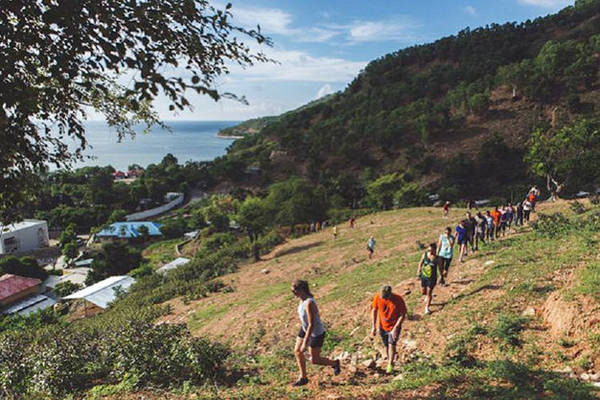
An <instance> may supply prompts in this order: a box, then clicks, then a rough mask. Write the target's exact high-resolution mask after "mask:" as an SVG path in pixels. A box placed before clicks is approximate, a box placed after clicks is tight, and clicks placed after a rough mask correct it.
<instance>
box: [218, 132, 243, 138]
mask: <svg viewBox="0 0 600 400" xmlns="http://www.w3.org/2000/svg"><path fill="white" fill-rule="evenodd" d="M215 137H217V138H219V139H243V138H244V136H235V135H222V134H220V133H217V134H216V135H215Z"/></svg>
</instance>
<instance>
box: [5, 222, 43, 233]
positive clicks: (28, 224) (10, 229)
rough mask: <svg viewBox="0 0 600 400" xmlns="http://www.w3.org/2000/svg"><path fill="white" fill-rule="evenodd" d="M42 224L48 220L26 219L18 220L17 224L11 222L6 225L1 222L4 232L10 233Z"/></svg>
mask: <svg viewBox="0 0 600 400" xmlns="http://www.w3.org/2000/svg"><path fill="white" fill-rule="evenodd" d="M42 224H46V221H42V220H39V219H26V220H24V221H21V222H17V223H16V224H10V225H6V226H4V225H2V224H0V227H1V228H2V232H3V233H8V232H15V231H18V230H21V229H26V228H31V227H34V226H38V225H42Z"/></svg>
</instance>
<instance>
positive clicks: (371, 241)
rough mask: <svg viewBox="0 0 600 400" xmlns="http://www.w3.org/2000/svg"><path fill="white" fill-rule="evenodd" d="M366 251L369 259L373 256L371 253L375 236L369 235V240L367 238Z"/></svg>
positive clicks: (373, 248)
mask: <svg viewBox="0 0 600 400" xmlns="http://www.w3.org/2000/svg"><path fill="white" fill-rule="evenodd" d="M367 251H368V252H369V260H370V259H371V258H373V253H374V252H375V237H373V235H371V237H370V238H369V240H367Z"/></svg>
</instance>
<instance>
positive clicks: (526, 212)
mask: <svg viewBox="0 0 600 400" xmlns="http://www.w3.org/2000/svg"><path fill="white" fill-rule="evenodd" d="M531 210H533V205H532V204H531V202H530V201H529V200H525V201H524V202H523V219H525V222H527V223H528V224H529V216H530V214H531Z"/></svg>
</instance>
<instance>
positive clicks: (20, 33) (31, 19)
mask: <svg viewBox="0 0 600 400" xmlns="http://www.w3.org/2000/svg"><path fill="white" fill-rule="evenodd" d="M231 18H232V13H231V5H230V4H228V5H227V6H225V8H224V9H217V8H215V7H213V6H211V5H210V4H209V2H208V1H206V0H185V1H179V0H162V1H127V2H124V1H116V0H81V1H75V0H44V1H41V0H39V1H9V2H3V5H2V7H0V60H1V61H0V104H1V106H0V143H2V152H1V153H0V171H1V172H2V173H1V174H0V193H2V196H0V216H2V217H8V211H9V209H10V208H14V207H15V205H17V204H18V202H19V201H22V198H20V197H19V195H21V194H22V193H21V192H19V191H15V190H14V188H16V187H19V186H22V185H21V183H22V182H23V179H24V178H26V177H27V176H28V175H30V174H31V173H32V172H35V171H37V170H39V169H45V168H46V165H47V164H48V163H52V164H55V165H56V166H59V167H60V166H68V165H69V164H70V163H71V162H72V161H74V160H76V159H80V158H82V153H81V152H82V150H83V149H85V147H86V145H87V143H86V139H85V131H84V127H83V125H82V120H84V119H85V117H86V113H87V112H89V110H90V109H95V110H96V111H98V112H100V113H102V114H103V115H104V116H105V117H106V119H107V121H108V122H109V123H110V124H111V125H113V126H115V127H116V128H117V132H118V133H119V136H120V137H123V136H125V135H127V134H131V135H133V134H134V131H133V125H134V124H135V123H137V122H143V123H145V124H146V126H147V127H149V126H151V125H152V124H156V123H159V121H158V118H157V116H156V113H155V112H154V111H153V108H152V100H153V99H155V98H156V97H157V96H159V95H160V94H161V93H162V94H164V95H165V96H166V98H167V99H168V100H169V101H170V109H171V110H176V109H179V110H182V109H184V108H187V107H191V104H190V101H189V100H188V99H187V98H186V93H187V92H189V90H192V91H193V92H196V93H199V94H202V95H208V96H210V97H211V98H213V99H215V100H219V99H220V98H222V97H228V98H237V97H236V96H235V95H233V94H230V93H221V92H219V91H218V90H217V89H216V88H215V79H216V78H218V77H219V76H221V75H223V74H227V73H228V72H229V68H230V66H231V65H235V64H237V65H241V66H251V65H253V64H255V63H259V62H268V61H270V60H269V59H268V58H267V57H266V56H265V55H264V54H263V53H262V52H260V51H258V52H255V51H253V50H252V49H251V48H250V46H249V45H248V44H246V43H244V41H243V40H248V41H250V42H253V43H257V44H265V45H270V40H269V39H268V38H267V37H265V36H263V35H262V34H261V32H260V28H259V27H258V26H257V28H256V29H246V28H243V27H239V26H235V25H233V24H232V23H231ZM69 138H70V139H75V141H76V142H77V143H78V145H77V147H76V148H75V150H74V151H72V150H70V149H69V148H68V146H67V143H70V139H69ZM9 192H17V193H14V194H12V195H9V194H8V193H9ZM11 218H12V217H11Z"/></svg>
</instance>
